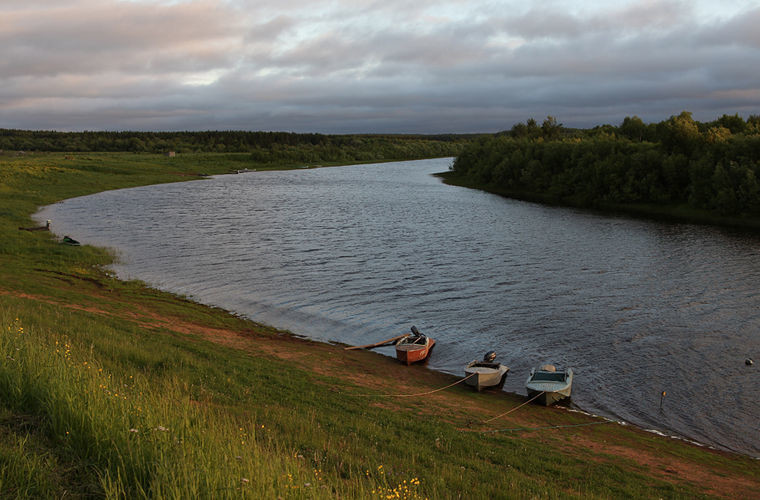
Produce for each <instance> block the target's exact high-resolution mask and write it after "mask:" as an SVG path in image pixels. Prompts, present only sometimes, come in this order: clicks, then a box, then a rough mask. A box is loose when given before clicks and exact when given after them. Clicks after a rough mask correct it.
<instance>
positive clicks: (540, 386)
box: [525, 365, 573, 406]
mask: <svg viewBox="0 0 760 500" xmlns="http://www.w3.org/2000/svg"><path fill="white" fill-rule="evenodd" d="M525 388H526V389H527V390H528V396H529V397H530V398H536V401H538V403H540V404H542V405H544V406H549V405H551V404H553V403H556V402H557V401H559V400H561V399H565V398H569V397H570V392H571V391H572V389H573V369H572V368H565V369H564V370H562V371H557V368H555V366H554V365H542V366H539V367H538V368H533V369H531V370H530V376H529V377H528V380H527V381H526V382H525Z"/></svg>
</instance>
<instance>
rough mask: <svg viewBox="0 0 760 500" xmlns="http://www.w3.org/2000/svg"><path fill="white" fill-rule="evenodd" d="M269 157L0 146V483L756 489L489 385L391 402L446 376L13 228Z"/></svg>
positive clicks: (103, 490) (121, 487)
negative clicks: (74, 202) (274, 321)
mask: <svg viewBox="0 0 760 500" xmlns="http://www.w3.org/2000/svg"><path fill="white" fill-rule="evenodd" d="M264 166H265V165H259V164H256V163H255V162H253V161H252V159H251V155H249V154H234V153H226V154H211V153H203V154H200V153H198V154H180V155H177V156H176V157H174V158H169V157H166V156H163V155H158V154H149V153H140V154H135V153H68V154H65V153H35V154H25V155H21V156H19V155H16V154H5V155H2V156H0V436H1V437H2V438H1V439H0V497H3V498H61V497H67V498H69V497H71V498H387V499H390V498H435V499H438V498H567V497H576V498H610V497H628V498H630V497H636V498H695V497H696V498H701V497H703V498H709V497H732V498H736V497H744V498H748V497H751V496H753V495H754V494H756V491H757V489H758V486H760V463H759V462H758V461H757V460H754V459H752V458H749V457H745V456H741V455H735V454H730V453H726V452H721V451H716V450H711V449H708V448H704V447H700V446H696V445H693V444H690V443H687V442H684V441H681V440H675V439H670V438H665V437H662V436H658V435H656V434H653V433H648V432H644V431H642V430H639V429H636V428H633V427H631V426H626V425H620V424H617V423H614V422H608V421H606V420H602V419H597V418H594V417H591V416H587V415H585V414H582V413H578V412H570V411H567V410H564V409H561V408H548V409H547V408H542V407H538V406H534V405H528V406H524V407H521V408H519V409H518V410H516V411H513V412H512V413H509V414H508V415H506V416H504V417H500V418H497V419H495V420H493V421H491V422H485V421H486V420H488V419H491V418H493V417H496V416H498V415H501V414H504V413H505V412H509V411H510V410H512V409H514V408H516V407H518V406H519V405H521V404H522V403H523V402H524V400H525V399H524V397H522V396H518V395H512V394H507V393H503V392H499V391H493V392H489V391H486V392H484V393H475V392H473V391H471V390H470V389H469V388H466V387H463V386H461V385H456V386H454V387H451V388H450V389H447V390H445V391H440V392H435V393H432V394H427V395H425V396H420V397H397V395H409V394H420V393H429V392H431V391H434V390H435V389H438V388H441V387H444V386H446V385H449V384H452V383H454V382H456V381H457V380H458V378H457V377H453V376H450V375H446V374H442V373H437V372H433V371H430V370H428V369H426V368H425V367H424V366H413V367H409V368H407V367H405V366H402V365H400V364H398V363H397V362H396V361H395V360H393V359H390V358H387V357H384V356H380V355H377V354H373V353H371V352H367V351H344V350H343V346H340V345H332V344H324V343H316V342H311V341H309V340H307V339H301V338H297V337H295V336H293V335H291V334H289V333H288V332H285V331H281V330H278V329H276V328H272V327H269V326H265V325H260V324H256V323H254V322H252V321H249V320H247V319H245V318H241V317H238V316H236V315H234V314H230V313H229V312H226V311H223V310H220V309H217V308H212V307H207V306H203V305H201V304H197V303H195V302H193V301H191V300H188V299H187V298H185V297H180V296H177V295H172V294H168V293H165V292H161V291H158V290H155V289H152V288H150V287H148V286H146V285H145V284H143V283H140V282H135V281H121V280H118V279H116V278H115V277H114V276H112V275H111V273H109V271H108V269H107V267H106V266H107V265H108V264H109V263H110V262H112V260H113V258H114V257H113V256H112V255H111V254H109V253H108V252H107V251H106V250H104V249H100V248H94V247H90V246H80V247H77V246H69V245H65V244H62V243H61V242H60V241H58V240H57V239H56V238H55V237H54V235H52V234H51V233H50V232H47V231H23V230H19V227H31V226H34V225H35V223H34V222H33V221H32V220H31V219H30V216H31V214H33V213H34V212H35V211H36V210H37V207H39V206H41V205H46V204H50V203H54V202H56V201H58V200H62V199H65V198H69V197H73V196H80V195H84V194H89V193H93V192H98V191H103V190H106V189H116V188H123V187H130V186H138V185H146V184H153V183H159V182H176V181H186V180H191V179H200V178H202V177H203V175H204V174H218V173H227V172H230V171H232V170H235V169H241V168H263V167H264ZM297 166H298V165H297V164H293V163H286V164H272V163H271V162H270V163H267V165H266V167H267V168H283V167H285V168H292V167H297ZM197 182H203V181H202V180H198V181H197ZM53 224H55V221H53ZM389 336H391V335H390V334H389ZM389 395H390V396H389Z"/></svg>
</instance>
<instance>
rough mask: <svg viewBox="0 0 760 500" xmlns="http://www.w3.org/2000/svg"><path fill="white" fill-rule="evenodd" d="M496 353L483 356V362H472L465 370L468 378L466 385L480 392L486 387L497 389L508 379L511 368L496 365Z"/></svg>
mask: <svg viewBox="0 0 760 500" xmlns="http://www.w3.org/2000/svg"><path fill="white" fill-rule="evenodd" d="M495 359H496V353H495V352H494V351H489V352H487V353H486V355H485V356H483V361H477V360H475V361H471V362H470V363H468V364H467V366H466V367H465V368H464V374H465V376H466V377H469V378H467V380H465V383H466V384H467V385H471V386H473V387H474V388H475V389H477V390H478V391H481V390H483V389H485V388H486V387H496V386H499V385H501V384H503V383H504V379H506V378H507V372H509V367H508V366H506V365H502V364H501V363H496V362H495V361H494V360H495Z"/></svg>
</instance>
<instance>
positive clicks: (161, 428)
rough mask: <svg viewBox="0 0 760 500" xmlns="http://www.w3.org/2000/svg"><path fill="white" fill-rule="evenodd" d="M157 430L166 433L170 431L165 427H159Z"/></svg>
mask: <svg viewBox="0 0 760 500" xmlns="http://www.w3.org/2000/svg"><path fill="white" fill-rule="evenodd" d="M156 430H157V431H161V432H166V431H168V430H169V429H167V428H166V427H164V426H163V425H159V426H158V427H156Z"/></svg>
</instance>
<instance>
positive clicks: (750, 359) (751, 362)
mask: <svg viewBox="0 0 760 500" xmlns="http://www.w3.org/2000/svg"><path fill="white" fill-rule="evenodd" d="M744 364H745V365H747V366H752V365H754V364H755V362H754V361H752V358H747V359H745V360H744Z"/></svg>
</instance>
